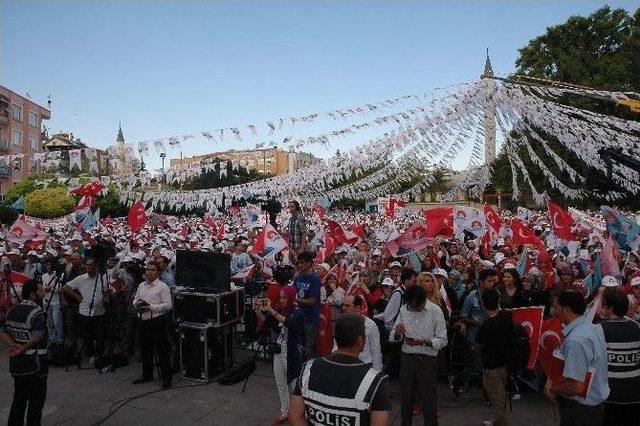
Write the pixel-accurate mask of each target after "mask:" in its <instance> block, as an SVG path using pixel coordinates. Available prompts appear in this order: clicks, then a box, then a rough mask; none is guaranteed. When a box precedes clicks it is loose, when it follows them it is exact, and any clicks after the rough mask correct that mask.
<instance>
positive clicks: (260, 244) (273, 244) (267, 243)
mask: <svg viewBox="0 0 640 426" xmlns="http://www.w3.org/2000/svg"><path fill="white" fill-rule="evenodd" d="M285 248H287V242H286V241H285V240H284V238H282V236H281V235H280V234H278V231H276V230H275V228H274V227H273V226H271V224H270V223H267V225H266V226H265V227H264V229H263V230H262V231H260V233H259V234H258V236H257V237H256V240H255V242H254V243H253V247H252V248H251V253H255V254H257V255H258V256H260V257H261V258H263V259H265V258H270V259H275V255H276V254H277V253H280V252H281V251H282V250H284V249H285Z"/></svg>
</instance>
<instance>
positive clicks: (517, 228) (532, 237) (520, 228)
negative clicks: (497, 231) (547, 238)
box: [511, 219, 542, 247]
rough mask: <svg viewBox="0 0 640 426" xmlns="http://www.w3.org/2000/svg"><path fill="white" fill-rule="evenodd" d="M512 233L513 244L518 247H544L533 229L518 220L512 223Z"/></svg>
mask: <svg viewBox="0 0 640 426" xmlns="http://www.w3.org/2000/svg"><path fill="white" fill-rule="evenodd" d="M511 232H512V233H513V243H514V244H516V245H519V244H532V245H534V246H536V247H538V246H542V242H541V241H540V238H538V236H537V235H536V234H535V232H533V229H531V228H530V227H529V226H527V225H525V224H524V223H522V222H521V221H520V220H518V219H513V220H512V221H511Z"/></svg>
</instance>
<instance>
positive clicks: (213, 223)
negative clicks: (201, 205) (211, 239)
mask: <svg viewBox="0 0 640 426" xmlns="http://www.w3.org/2000/svg"><path fill="white" fill-rule="evenodd" d="M204 223H206V224H207V225H209V227H210V228H211V232H212V233H215V232H216V228H217V226H216V221H215V220H213V218H212V217H211V215H210V214H209V213H205V215H204Z"/></svg>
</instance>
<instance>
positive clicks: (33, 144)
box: [29, 136, 38, 150]
mask: <svg viewBox="0 0 640 426" xmlns="http://www.w3.org/2000/svg"><path fill="white" fill-rule="evenodd" d="M29 148H30V149H33V150H37V149H38V138H37V137H35V136H29Z"/></svg>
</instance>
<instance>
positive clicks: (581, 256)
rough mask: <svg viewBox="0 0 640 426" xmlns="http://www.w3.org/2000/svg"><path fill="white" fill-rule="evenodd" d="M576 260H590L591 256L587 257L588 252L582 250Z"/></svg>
mask: <svg viewBox="0 0 640 426" xmlns="http://www.w3.org/2000/svg"><path fill="white" fill-rule="evenodd" d="M578 259H580V260H590V259H591V256H589V250H586V249H582V250H580V252H579V254H578Z"/></svg>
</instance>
